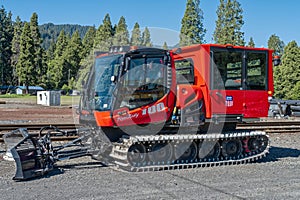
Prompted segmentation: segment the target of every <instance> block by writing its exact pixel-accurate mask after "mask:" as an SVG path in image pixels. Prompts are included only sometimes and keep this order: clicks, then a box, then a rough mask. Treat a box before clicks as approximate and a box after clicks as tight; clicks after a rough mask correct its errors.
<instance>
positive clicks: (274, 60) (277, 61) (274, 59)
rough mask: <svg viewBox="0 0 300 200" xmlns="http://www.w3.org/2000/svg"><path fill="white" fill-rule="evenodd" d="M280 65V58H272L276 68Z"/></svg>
mask: <svg viewBox="0 0 300 200" xmlns="http://www.w3.org/2000/svg"><path fill="white" fill-rule="evenodd" d="M280 64H281V60H280V56H274V57H273V65H274V66H278V65H280Z"/></svg>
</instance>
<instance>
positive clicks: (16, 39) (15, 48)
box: [11, 16, 23, 85]
mask: <svg viewBox="0 0 300 200" xmlns="http://www.w3.org/2000/svg"><path fill="white" fill-rule="evenodd" d="M22 29H23V22H22V21H21V19H20V17H19V16H17V18H16V21H15V23H14V36H13V39H12V48H11V50H12V56H11V66H12V68H13V77H14V81H13V85H15V84H18V85H20V83H19V80H17V79H18V77H17V74H16V69H17V64H18V61H19V57H20V42H21V35H22Z"/></svg>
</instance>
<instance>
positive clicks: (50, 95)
mask: <svg viewBox="0 0 300 200" xmlns="http://www.w3.org/2000/svg"><path fill="white" fill-rule="evenodd" d="M60 96H61V94H60V91H40V92H37V104H39V105H44V106H60Z"/></svg>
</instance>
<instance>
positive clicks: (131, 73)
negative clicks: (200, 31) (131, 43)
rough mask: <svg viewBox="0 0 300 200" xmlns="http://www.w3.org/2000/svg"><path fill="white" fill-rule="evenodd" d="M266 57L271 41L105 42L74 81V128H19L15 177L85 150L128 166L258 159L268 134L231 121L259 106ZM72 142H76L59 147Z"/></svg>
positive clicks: (263, 101) (268, 78)
mask: <svg viewBox="0 0 300 200" xmlns="http://www.w3.org/2000/svg"><path fill="white" fill-rule="evenodd" d="M273 61H274V60H273V59H272V50H269V49H265V48H249V47H239V46H232V45H216V44H202V45H193V46H189V47H183V48H177V49H173V50H171V51H167V50H162V49H156V48H134V49H132V48H131V47H113V48H112V51H111V52H109V53H104V54H100V55H98V56H97V57H96V59H95V65H94V66H93V67H92V69H91V70H90V72H89V75H88V78H87V80H86V81H84V83H83V86H84V87H83V88H84V89H83V91H82V96H81V101H80V107H79V110H78V113H79V119H80V124H81V125H83V126H84V127H85V128H84V129H83V130H81V131H77V132H76V133H77V134H79V135H80V137H79V138H78V139H77V140H75V141H74V142H71V143H69V144H67V145H64V146H61V147H52V144H51V140H50V137H49V135H50V132H51V131H53V130H54V131H55V132H59V133H61V134H65V135H68V133H66V132H63V131H59V130H57V129H55V128H53V127H52V128H50V129H51V131H48V132H47V134H46V135H44V136H40V137H38V138H34V137H31V136H30V135H29V134H27V133H26V130H19V132H22V135H23V137H22V140H20V142H18V144H16V145H15V146H14V147H13V148H12V150H11V152H12V154H13V157H14V159H15V161H16V164H17V173H16V176H15V179H17V180H23V179H27V178H32V177H34V176H38V175H41V174H43V173H45V172H47V171H49V169H51V168H52V167H53V164H54V163H55V162H56V161H58V160H61V159H65V158H73V157H78V156H85V155H90V156H92V158H94V159H98V160H101V161H103V162H107V163H111V164H114V165H116V166H118V167H120V168H122V169H125V170H128V171H145V170H159V169H173V168H186V167H197V166H211V165H220V164H232V163H236V164H237V163H246V162H248V161H253V160H257V159H260V158H262V157H263V156H265V155H266V153H267V152H268V147H269V140H268V136H267V135H266V134H265V133H264V132H261V131H250V130H242V129H236V125H237V123H241V122H244V121H245V120H250V119H254V118H260V117H266V116H267V115H268V108H269V102H268V99H269V98H270V97H271V96H272V94H273V75H272V66H273ZM277 61H278V60H276V62H274V63H279V62H277ZM47 130H48V129H47ZM43 131H45V129H43ZM41 132H42V131H41ZM14 134H16V132H14V133H11V134H10V135H9V134H8V135H7V136H6V137H7V138H10V137H13V135H14ZM41 135H43V134H41ZM74 146H75V147H76V148H78V147H79V148H78V149H72V150H69V151H64V149H65V148H67V147H71V148H74Z"/></svg>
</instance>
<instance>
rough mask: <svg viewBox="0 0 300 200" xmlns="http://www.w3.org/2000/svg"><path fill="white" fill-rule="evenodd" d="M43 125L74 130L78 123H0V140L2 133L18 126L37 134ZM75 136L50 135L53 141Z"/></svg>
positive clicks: (1, 140) (0, 139) (0, 140)
mask: <svg viewBox="0 0 300 200" xmlns="http://www.w3.org/2000/svg"><path fill="white" fill-rule="evenodd" d="M45 126H55V127H57V128H59V129H61V130H74V129H76V128H78V127H79V126H80V125H78V124H0V142H4V141H3V135H4V134H5V133H8V132H10V131H13V130H16V129H18V128H26V129H27V130H28V131H29V132H30V133H31V134H32V135H34V136H37V135H38V133H39V130H40V129H41V128H42V127H45ZM75 138H77V136H68V137H66V136H55V137H51V139H52V140H53V141H63V140H73V139H75Z"/></svg>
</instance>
